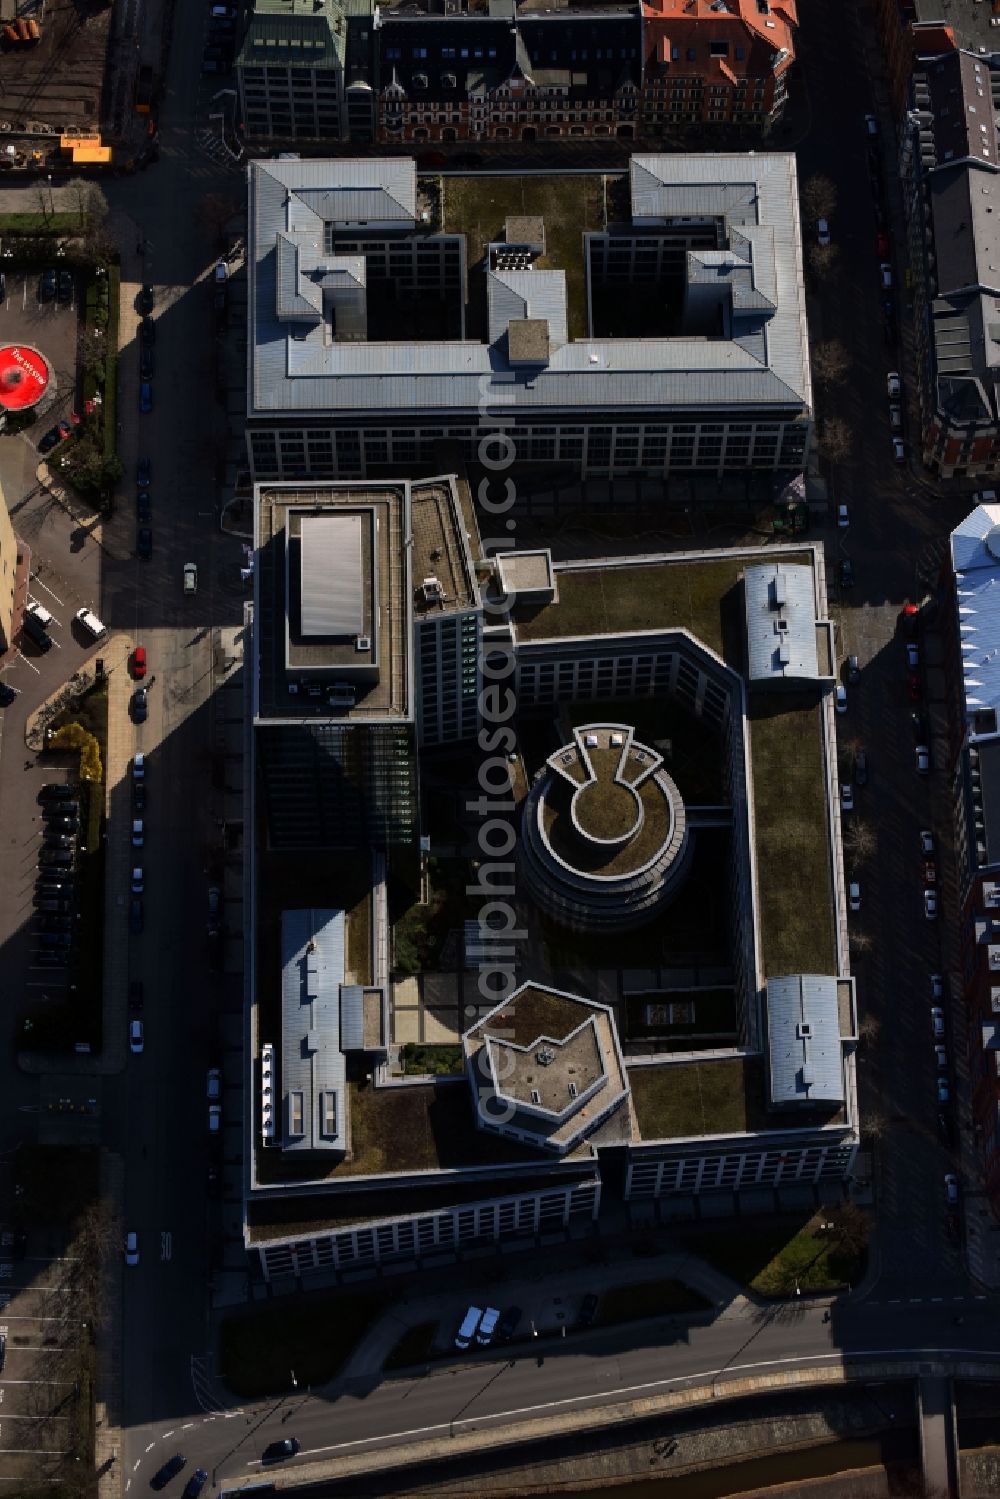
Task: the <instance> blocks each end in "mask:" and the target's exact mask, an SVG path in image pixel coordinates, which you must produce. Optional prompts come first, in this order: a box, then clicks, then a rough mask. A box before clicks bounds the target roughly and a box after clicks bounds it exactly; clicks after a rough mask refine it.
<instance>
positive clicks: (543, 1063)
mask: <svg viewBox="0 0 1000 1499" xmlns="http://www.w3.org/2000/svg"><path fill="white" fill-rule="evenodd" d="M555 1059H556V1054H555V1051H554V1050H553V1048H552V1047H551V1046H543V1047H541V1049H540V1050H539V1051H537V1052H536V1053H535V1061H536V1062H537V1063H538V1065H539V1067H549V1066H551V1065H552V1063H553V1062H554V1061H555Z"/></svg>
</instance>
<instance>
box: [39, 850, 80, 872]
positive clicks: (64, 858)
mask: <svg viewBox="0 0 1000 1499" xmlns="http://www.w3.org/2000/svg"><path fill="white" fill-rule="evenodd" d="M38 862H39V864H58V865H59V866H60V867H61V868H63V869H66V868H68V867H69V865H71V864H75V863H76V855H75V851H74V850H73V849H70V848H50V847H48V846H47V845H45V844H43V845H42V847H41V849H40V850H39V854H38Z"/></svg>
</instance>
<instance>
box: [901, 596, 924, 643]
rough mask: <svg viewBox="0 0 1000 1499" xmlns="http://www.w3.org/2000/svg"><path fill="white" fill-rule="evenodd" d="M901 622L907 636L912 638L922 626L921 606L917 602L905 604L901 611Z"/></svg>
mask: <svg viewBox="0 0 1000 1499" xmlns="http://www.w3.org/2000/svg"><path fill="white" fill-rule="evenodd" d="M899 624H900V626H901V628H902V630H903V632H904V634H906V635H907V636H909V638H910V639H911V640H912V639H913V637H914V636H915V635H916V633H917V630H918V629H919V628H920V607H919V605H917V604H904V605H903V607H902V609H900V611H899Z"/></svg>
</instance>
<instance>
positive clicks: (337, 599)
mask: <svg viewBox="0 0 1000 1499" xmlns="http://www.w3.org/2000/svg"><path fill="white" fill-rule="evenodd" d="M364 522H365V517H364V516H361V515H304V516H303V517H302V520H301V528H302V541H301V545H300V549H299V565H300V567H301V570H302V583H301V601H302V602H301V610H302V618H301V622H300V627H301V632H302V634H303V635H326V636H329V637H331V638H339V637H342V636H354V635H363V634H364V632H365V580H364V550H363V544H364Z"/></svg>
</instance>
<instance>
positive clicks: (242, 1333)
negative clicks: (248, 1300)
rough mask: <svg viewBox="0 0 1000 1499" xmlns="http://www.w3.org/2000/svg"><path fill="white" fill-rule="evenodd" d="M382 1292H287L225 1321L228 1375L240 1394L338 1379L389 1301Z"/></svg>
mask: <svg viewBox="0 0 1000 1499" xmlns="http://www.w3.org/2000/svg"><path fill="white" fill-rule="evenodd" d="M388 1299H389V1298H388V1297H387V1296H386V1295H385V1294H384V1293H379V1292H372V1291H368V1292H360V1291H358V1290H357V1289H354V1290H352V1291H348V1292H342V1293H340V1294H339V1295H329V1296H328V1295H311V1296H296V1297H283V1298H282V1300H281V1301H280V1302H279V1303H277V1304H275V1305H272V1306H267V1307H263V1308H260V1309H258V1310H256V1311H253V1312H249V1313H245V1314H240V1315H238V1316H234V1317H227V1318H226V1320H225V1321H224V1322H223V1324H222V1329H221V1335H220V1350H221V1362H222V1369H221V1373H222V1378H223V1379H224V1380H225V1381H226V1383H227V1384H228V1386H229V1388H230V1389H231V1390H232V1391H233V1392H234V1393H235V1394H237V1395H240V1396H243V1397H245V1398H254V1397H257V1396H261V1395H271V1394H279V1393H281V1392H282V1391H285V1392H286V1393H291V1391H292V1390H293V1388H295V1386H293V1384H292V1378H291V1376H292V1373H293V1371H294V1374H295V1380H296V1384H297V1386H298V1388H299V1390H301V1391H303V1392H304V1390H305V1387H306V1386H307V1385H312V1386H316V1385H321V1384H324V1383H325V1382H326V1381H327V1380H328V1379H332V1378H333V1377H334V1375H335V1374H336V1373H337V1371H338V1370H339V1369H340V1367H341V1365H342V1364H343V1363H344V1360H345V1359H346V1358H347V1357H348V1356H349V1355H350V1354H351V1352H352V1351H353V1350H354V1348H355V1347H356V1346H357V1344H358V1342H359V1340H360V1339H361V1338H362V1337H363V1335H364V1333H365V1332H366V1330H367V1329H368V1327H369V1326H370V1325H371V1323H372V1322H373V1321H374V1320H375V1318H376V1317H377V1316H378V1315H379V1314H380V1313H381V1312H382V1311H384V1309H385V1307H386V1306H387V1305H388Z"/></svg>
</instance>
